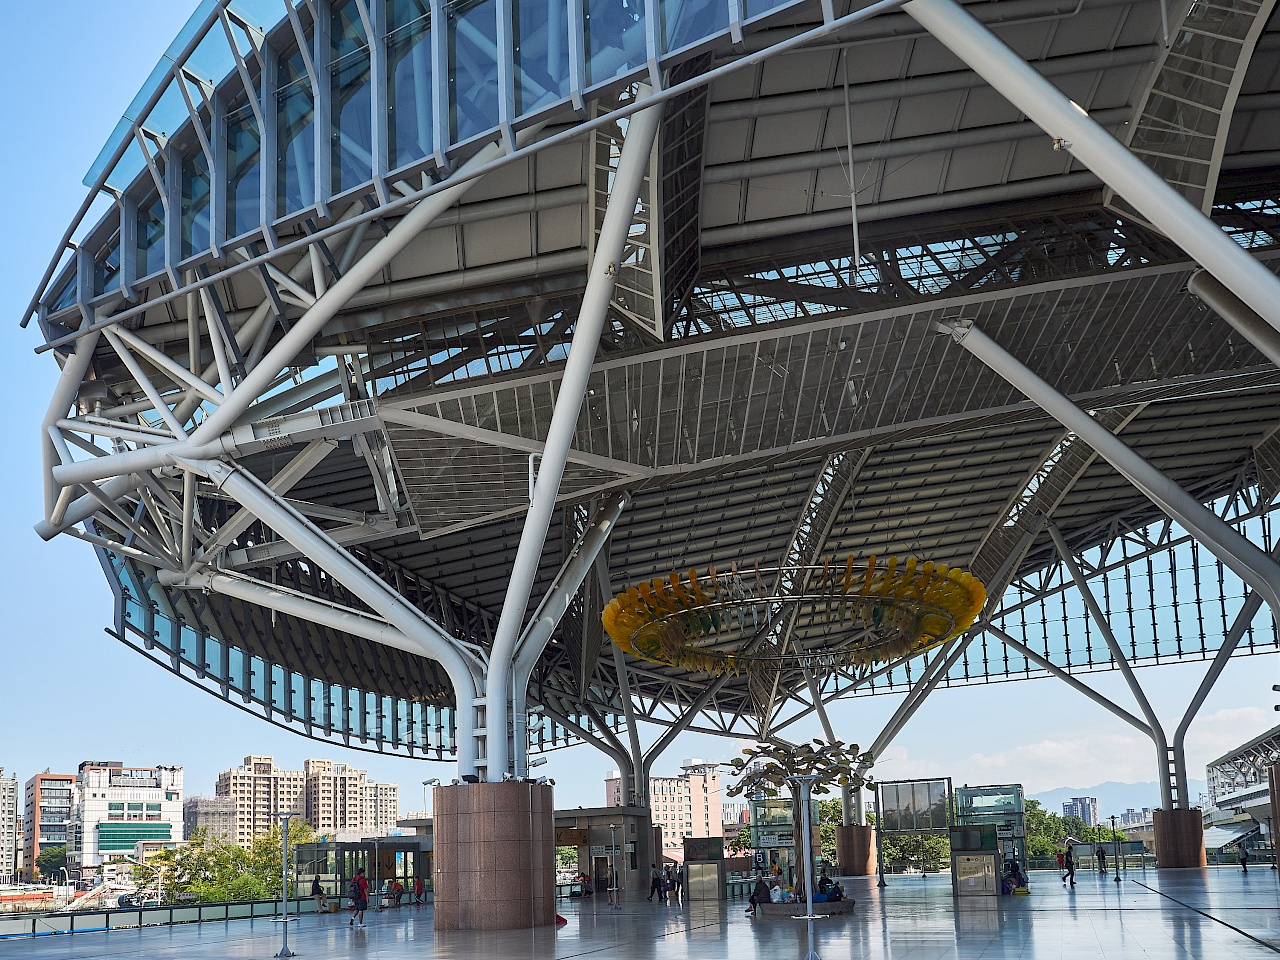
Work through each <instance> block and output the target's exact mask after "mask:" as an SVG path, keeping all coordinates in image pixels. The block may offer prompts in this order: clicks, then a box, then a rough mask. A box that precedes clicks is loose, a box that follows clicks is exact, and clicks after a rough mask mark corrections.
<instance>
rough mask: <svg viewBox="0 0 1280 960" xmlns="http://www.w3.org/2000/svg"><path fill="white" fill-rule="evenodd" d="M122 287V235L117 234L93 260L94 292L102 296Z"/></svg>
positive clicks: (95, 294)
mask: <svg viewBox="0 0 1280 960" xmlns="http://www.w3.org/2000/svg"><path fill="white" fill-rule="evenodd" d="M119 289H120V237H119V236H118V235H117V236H116V237H115V238H114V239H112V241H111V242H110V243H109V244H107V246H106V248H105V249H104V250H102V251H101V252H99V253H98V256H97V257H96V258H94V261H93V293H94V296H101V295H102V294H104V293H110V292H111V291H112V290H119Z"/></svg>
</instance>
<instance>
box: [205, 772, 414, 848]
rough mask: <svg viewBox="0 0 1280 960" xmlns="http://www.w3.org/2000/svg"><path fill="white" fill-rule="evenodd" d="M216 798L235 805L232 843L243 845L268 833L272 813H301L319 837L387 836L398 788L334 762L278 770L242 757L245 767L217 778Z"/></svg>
mask: <svg viewBox="0 0 1280 960" xmlns="http://www.w3.org/2000/svg"><path fill="white" fill-rule="evenodd" d="M216 792H217V795H218V796H219V797H232V798H234V799H235V801H236V833H235V841H236V843H238V844H240V845H241V846H247V845H248V844H249V843H250V842H251V841H252V840H253V838H254V837H255V836H256V835H257V834H259V833H264V832H266V831H268V830H270V829H271V828H272V826H273V825H275V823H276V819H275V817H274V816H273V814H275V813H278V812H283V811H285V810H296V811H298V812H300V813H302V814H303V815H304V816H305V817H306V818H307V821H308V822H309V823H310V824H311V826H312V827H314V828H315V829H316V831H317V832H318V833H333V834H336V833H359V834H362V835H365V836H386V834H387V832H388V831H389V830H391V829H392V828H393V827H394V826H395V825H396V820H397V819H399V806H400V803H399V801H400V796H399V795H400V788H399V787H398V786H396V785H395V784H394V783H373V782H371V781H370V780H369V774H368V773H367V772H366V771H364V770H357V769H356V768H355V767H353V766H351V765H350V764H346V763H338V762H336V761H333V760H307V761H305V762H304V763H303V765H302V769H301V770H281V769H280V768H278V767H277V766H276V765H275V760H274V758H272V757H245V758H244V766H243V767H241V768H239V769H237V770H224V771H223V772H222V773H220V774H218V787H217V791H216Z"/></svg>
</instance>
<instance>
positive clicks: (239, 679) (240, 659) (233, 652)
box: [227, 647, 248, 693]
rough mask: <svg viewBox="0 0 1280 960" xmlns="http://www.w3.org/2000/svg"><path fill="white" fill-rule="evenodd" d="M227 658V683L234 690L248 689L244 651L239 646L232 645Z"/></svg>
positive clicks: (239, 691)
mask: <svg viewBox="0 0 1280 960" xmlns="http://www.w3.org/2000/svg"><path fill="white" fill-rule="evenodd" d="M228 654H229V656H228V658H227V683H228V685H230V687H231V689H232V690H235V691H236V692H237V693H243V692H244V691H245V690H247V689H248V687H247V685H246V684H245V680H244V661H245V655H244V651H243V650H241V649H239V648H238V647H232V648H231V649H230V650H229V651H228Z"/></svg>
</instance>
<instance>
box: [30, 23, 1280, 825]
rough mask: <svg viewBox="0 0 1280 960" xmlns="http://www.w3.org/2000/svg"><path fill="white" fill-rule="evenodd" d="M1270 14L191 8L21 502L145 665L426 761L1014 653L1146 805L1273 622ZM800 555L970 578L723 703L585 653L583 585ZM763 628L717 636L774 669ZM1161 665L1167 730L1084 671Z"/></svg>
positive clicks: (728, 717) (116, 184)
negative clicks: (1168, 675) (944, 635)
mask: <svg viewBox="0 0 1280 960" xmlns="http://www.w3.org/2000/svg"><path fill="white" fill-rule="evenodd" d="M1272 7H1273V4H1270V3H1261V4H1251V5H1248V6H1247V7H1246V6H1237V7H1232V8H1231V9H1229V10H1228V9H1226V8H1219V7H1212V6H1205V5H1184V6H1183V7H1181V8H1178V9H1171V8H1168V7H1167V5H1165V4H1162V3H1158V2H1155V0H1142V2H1138V3H1119V2H1116V0H1080V2H1073V3H1066V4H1063V3H1057V2H1055V0H1000V2H985V3H973V4H969V5H967V6H965V7H961V6H960V5H958V4H956V3H954V2H953V0H909V2H905V3H904V2H900V0H880V2H877V3H872V4H862V3H859V2H849V0H820V2H819V0H781V2H774V0H608V2H600V3H597V2H595V0H591V2H590V3H588V2H586V0H473V2H467V3H445V2H443V0H385V2H383V0H300V2H294V0H270V2H268V0H204V2H202V3H200V4H199V5H198V7H197V9H196V12H195V13H194V14H193V16H192V19H191V21H190V22H189V24H188V26H187V28H186V29H184V31H183V32H182V33H181V34H180V35H179V37H178V38H177V39H176V40H175V41H174V43H173V45H172V46H171V48H170V50H169V51H168V52H167V53H166V55H165V58H164V59H163V60H162V61H161V65H160V66H159V67H157V69H156V71H155V72H154V73H153V74H152V77H151V78H150V79H149V81H148V83H147V84H146V85H145V86H144V88H143V90H142V91H141V92H140V93H139V95H138V97H137V99H136V100H135V102H134V104H132V105H131V106H130V108H129V110H128V111H127V113H126V116H125V118H124V119H123V120H122V121H121V123H120V125H119V126H118V127H117V129H116V132H115V133H114V134H113V136H112V138H111V140H110V141H109V142H108V144H107V145H106V147H104V149H103V152H102V154H101V156H100V157H99V160H98V162H97V163H95V165H94V168H93V169H92V170H91V171H90V174H89V176H88V177H87V178H86V184H87V185H88V186H89V187H90V192H89V195H88V197H87V199H86V201H85V203H84V205H83V207H82V209H81V211H80V213H79V214H78V216H77V217H76V218H75V220H74V222H73V223H72V224H71V226H70V227H69V228H68V229H67V232H66V235H65V236H64V238H63V241H62V244H61V246H60V249H59V252H58V254H57V256H55V258H54V259H53V261H52V262H51V263H50V266H49V269H48V270H47V271H46V274H45V276H44V277H43V278H42V279H41V280H40V283H39V285H38V286H39V289H38V290H37V292H36V295H35V297H34V298H33V300H32V304H31V308H30V310H29V311H28V316H27V317H26V318H24V323H25V322H26V321H27V320H30V319H32V318H34V319H36V321H37V323H38V326H39V328H40V331H41V333H42V334H43V336H44V343H43V344H42V345H41V346H40V347H39V348H38V350H39V352H52V353H53V354H54V355H55V357H56V359H57V362H58V363H59V364H60V366H61V368H62V377H61V380H60V382H59V384H58V386H57V388H56V390H55V393H54V396H53V397H52V398H51V401H50V406H49V412H48V414H47V416H46V418H45V421H44V422H43V424H42V426H41V429H42V431H43V440H44V443H45V491H46V492H45V516H44V518H43V520H42V521H41V523H40V524H39V525H38V530H39V532H40V533H41V535H42V536H44V537H46V538H49V537H52V536H55V535H57V534H66V535H70V536H74V537H78V538H80V539H83V540H86V541H88V542H89V543H91V544H92V545H93V546H94V547H95V548H96V549H97V551H98V554H99V557H100V558H101V561H102V565H103V569H104V571H105V573H106V575H107V579H108V581H109V582H110V583H111V584H112V586H113V589H114V590H115V591H116V598H117V603H116V626H115V634H116V636H117V637H118V638H119V639H120V640H121V641H123V642H125V643H128V644H130V645H131V646H134V647H136V648H138V649H139V650H140V651H141V652H142V653H144V654H145V655H147V656H148V657H149V658H151V659H152V660H154V661H155V662H157V663H159V664H160V665H161V666H163V667H165V668H167V669H170V670H171V671H173V672H175V673H177V674H179V675H181V676H184V677H186V678H187V679H189V680H191V681H192V682H194V683H196V684H197V685H200V686H202V687H204V688H205V689H207V690H209V691H210V692H212V693H214V694H215V695H218V696H221V697H222V698H223V699H226V700H228V701H230V702H233V703H237V704H238V705H240V706H243V707H245V708H246V709H251V710H254V711H256V712H260V713H261V714H262V716H263V717H264V718H266V719H268V720H271V721H272V722H277V723H282V724H290V725H298V726H300V727H301V728H302V729H303V731H304V732H305V733H307V734H308V735H310V736H313V737H317V738H322V739H323V738H334V739H337V740H340V741H341V742H344V743H346V744H348V745H350V746H353V747H357V748H363V749H370V750H383V751H392V752H401V753H405V754H409V755H413V756H423V757H428V758H434V759H444V758H446V757H447V756H456V758H457V761H458V763H459V767H460V772H461V773H462V774H465V775H467V776H472V775H475V776H482V777H486V778H489V779H499V778H501V777H504V776H525V775H527V773H528V767H527V758H528V754H529V752H530V751H535V752H536V751H540V750H548V749H554V748H557V747H560V746H565V745H567V744H570V743H576V742H580V741H582V740H587V741H590V742H592V743H594V744H595V745H597V746H598V747H600V748H601V749H602V750H604V751H605V752H606V753H608V754H609V755H610V756H611V757H613V758H614V759H615V761H616V762H617V763H618V766H619V769H621V770H624V771H626V774H625V776H626V777H627V779H628V782H629V787H628V789H629V791H630V792H631V793H633V794H634V795H635V796H636V797H638V798H643V797H647V795H648V792H647V786H646V785H645V784H646V780H647V777H648V775H649V771H650V769H651V767H652V764H653V762H654V761H655V759H656V758H657V757H658V756H659V755H660V754H661V753H662V751H663V750H664V749H666V747H667V746H669V744H670V743H671V742H672V740H673V739H674V737H675V736H676V735H678V733H679V732H681V731H682V730H685V729H696V730H701V731H706V732H712V733H717V734H722V735H725V736H733V737H750V738H765V737H776V738H785V736H786V735H787V732H788V730H790V729H791V728H792V725H793V724H795V723H797V722H798V721H801V720H803V719H805V718H806V717H809V716H811V715H816V716H817V718H818V719H819V721H820V722H821V724H822V725H823V728H824V730H825V732H826V734H827V736H828V737H831V738H833V739H834V738H835V737H836V735H837V731H835V730H834V728H833V726H832V723H831V719H830V717H828V715H827V712H826V709H825V707H826V704H828V703H829V702H830V701H832V700H834V699H837V698H840V697H845V696H862V695H879V694H887V693H897V692H901V691H905V693H906V696H905V697H904V699H903V702H902V704H901V705H900V707H899V709H898V710H897V712H896V713H895V715H894V717H893V719H892V720H891V722H890V723H889V724H888V725H887V726H886V728H885V729H884V730H883V731H882V732H881V734H880V736H879V737H878V738H877V739H876V741H875V743H874V745H873V748H872V752H873V753H875V752H879V751H880V750H882V749H883V748H884V747H885V746H886V745H887V744H888V743H889V742H890V741H891V740H892V738H893V737H894V736H895V735H896V734H897V732H898V731H899V730H900V729H901V728H902V726H903V725H904V724H905V723H906V722H907V721H908V720H909V719H910V717H911V715H912V714H913V713H914V712H915V710H916V709H917V708H918V706H919V704H920V703H921V702H923V700H924V699H925V698H926V697H927V696H929V695H930V693H931V692H932V691H933V690H935V689H936V688H937V687H939V686H953V685H960V684H971V683H990V682H997V681H1004V680H1013V679H1023V678H1027V677H1035V676H1055V677H1057V678H1059V679H1060V680H1062V681H1063V682H1066V683H1068V684H1069V685H1071V686H1073V687H1074V688H1075V689H1077V690H1078V691H1079V692H1081V693H1082V694H1083V695H1085V696H1088V697H1090V698H1091V699H1093V700H1094V701H1095V702H1098V703H1100V704H1101V705H1102V706H1104V707H1105V708H1107V709H1109V710H1111V711H1112V712H1113V713H1115V714H1116V715H1117V716H1118V717H1120V718H1121V719H1122V720H1124V721H1125V722H1127V723H1130V724H1131V725H1133V726H1135V728H1137V729H1140V730H1142V731H1143V732H1144V733H1145V734H1146V735H1148V736H1150V737H1151V739H1152V741H1153V745H1154V747H1155V749H1156V751H1157V754H1158V762H1159V764H1160V769H1161V781H1162V783H1163V785H1164V786H1163V790H1164V802H1165V805H1166V807H1174V806H1185V805H1186V802H1187V798H1186V790H1185V780H1186V771H1185V759H1184V758H1183V756H1182V742H1183V739H1184V737H1185V733H1186V728H1187V726H1188V725H1189V724H1190V723H1191V721H1192V719H1193V718H1194V715H1195V712H1196V710H1197V709H1198V708H1199V705H1200V703H1202V702H1203V700H1204V697H1205V695H1207V693H1208V691H1209V689H1211V688H1212V685H1213V683H1214V681H1215V680H1216V677H1217V675H1218V674H1220V672H1221V670H1222V667H1223V666H1224V665H1225V662H1226V660H1227V658H1229V657H1230V656H1232V655H1240V654H1247V653H1257V652H1265V651H1271V650H1274V649H1275V648H1276V647H1277V645H1278V644H1280V638H1278V637H1277V633H1276V626H1275V621H1274V619H1271V620H1270V622H1269V621H1268V618H1269V617H1270V616H1271V615H1272V614H1273V613H1274V611H1275V609H1276V606H1277V604H1280V566H1278V565H1277V564H1276V563H1275V562H1274V561H1273V560H1272V558H1271V557H1270V556H1269V554H1270V552H1271V550H1272V547H1273V543H1272V518H1273V511H1274V509H1275V501H1276V497H1277V495H1278V494H1280V439H1277V436H1276V433H1275V426H1276V424H1277V423H1278V422H1280V370H1278V369H1277V363H1278V362H1280V312H1278V310H1277V304H1280V282H1277V280H1276V277H1275V275H1274V270H1275V266H1276V264H1277V262H1280V260H1278V259H1277V255H1278V254H1280V182H1278V180H1277V176H1276V165H1277V164H1278V163H1280V152H1277V151H1280V145H1277V144H1275V143H1274V142H1273V139H1274V137H1273V134H1272V133H1271V131H1274V130H1275V129H1280V115H1278V114H1280V59H1278V58H1277V56H1276V54H1277V52H1278V51H1280V29H1278V28H1277V25H1276V24H1275V23H1274V17H1273V11H1272ZM1197 37H1202V38H1203V37H1213V38H1218V39H1219V40H1221V41H1222V42H1220V43H1216V44H1198V43H1197V42H1196V38H1197ZM1175 102H1176V103H1178V104H1181V107H1178V108H1174V107H1171V106H1170V104H1172V103H1175ZM1112 134H1119V135H1120V136H1121V137H1122V138H1125V139H1126V140H1127V141H1128V144H1129V147H1131V148H1132V149H1128V148H1126V146H1125V145H1123V144H1121V143H1119V142H1118V141H1117V140H1116V139H1115V137H1114V136H1113V135H1112ZM1183 159H1185V161H1186V162H1185V163H1183V162H1182V161H1183ZM99 214H100V216H99ZM96 216H97V217H99V218H98V219H96V220H95V219H94V217H96ZM850 552H856V553H859V554H864V555H865V554H873V553H874V554H878V555H889V554H913V555H917V556H921V557H926V558H929V559H933V560H936V561H939V562H946V563H948V564H950V565H953V566H962V567H966V568H969V569H971V570H973V571H974V573H975V574H976V575H977V576H979V577H981V578H982V579H983V580H984V581H985V582H986V584H987V586H988V593H989V595H990V597H991V600H990V602H989V604H988V608H987V610H986V611H985V612H984V615H983V618H982V619H981V621H980V622H979V623H978V624H977V625H976V626H975V628H974V629H973V630H971V631H969V633H967V634H966V635H964V636H963V637H960V638H957V639H956V640H954V641H951V642H950V643H948V644H947V645H944V646H943V647H942V648H940V649H939V650H937V651H936V652H935V653H934V654H932V655H929V656H925V657H922V658H920V659H918V660H915V661H909V662H891V663H887V664H882V665H878V666H876V667H875V668H872V667H864V668H858V669H854V668H847V669H846V668H841V669H838V670H832V671H818V670H815V669H813V668H812V667H813V665H812V664H810V663H807V662H805V661H803V660H796V661H786V662H784V663H783V664H782V665H781V666H780V667H779V669H778V670H777V671H776V672H775V675H773V676H771V677H769V678H768V679H767V682H765V681H762V680H761V679H760V678H759V677H757V678H756V680H755V682H753V683H747V682H745V681H743V680H739V679H737V678H733V677H728V676H726V677H719V678H715V679H709V678H707V677H705V676H698V675H689V674H688V673H683V672H681V671H678V670H675V669H672V668H666V667H662V666H659V665H655V664H650V663H643V662H638V661H634V660H628V659H627V658H626V657H624V656H623V655H622V654H621V652H620V651H618V650H616V649H613V648H611V647H610V646H609V645H608V642H607V640H605V639H604V638H603V637H602V635H601V630H600V620H599V618H600V611H601V609H602V608H603V605H604V603H605V602H607V600H608V599H609V597H610V595H611V594H612V593H613V592H615V591H616V590H618V589H620V588H623V587H625V586H626V585H628V584H630V583H633V582H635V581H637V580H641V579H648V578H651V577H653V576H658V575H663V574H665V573H667V572H669V571H670V570H673V569H688V568H689V567H703V566H705V565H706V564H707V563H708V562H712V561H715V560H718V559H721V558H724V557H736V558H738V560H739V563H740V565H741V566H742V568H743V569H744V570H746V571H750V570H751V569H752V568H753V566H754V565H755V564H759V565H760V566H762V567H771V568H780V569H781V572H780V573H779V574H778V575H777V576H776V577H775V578H774V579H773V582H771V583H769V584H762V588H763V589H762V591H761V592H762V594H768V595H771V596H778V597H786V596H792V595H799V594H802V593H803V590H804V583H803V579H804V578H803V577H802V576H797V575H795V571H797V570H799V569H801V568H804V567H807V566H811V565H814V564H817V563H820V562H821V560H822V558H823V557H824V556H827V555H831V554H837V553H839V554H845V553H850ZM788 571H791V572H790V573H789V572H788ZM770 591H772V592H771V593H770ZM1264 605H1265V606H1266V607H1268V609H1267V610H1264V609H1263V607H1264ZM777 606H778V608H779V610H778V615H777V616H774V617H770V618H769V619H768V622H767V625H766V626H765V627H764V628H763V629H762V630H761V632H760V634H759V635H758V636H757V637H756V638H754V640H753V641H752V642H753V643H758V644H761V645H764V644H767V645H770V646H773V647H777V648H778V649H787V648H789V647H795V648H798V649H811V648H814V647H816V646H820V643H821V638H820V637H817V636H813V635H807V634H806V631H807V630H810V629H811V628H810V627H809V626H807V625H806V624H805V623H804V622H803V621H802V620H800V619H798V618H796V617H794V616H792V615H790V614H788V613H787V611H788V610H794V609H795V605H789V604H786V603H779V604H777ZM1199 659H1205V660H1211V661H1212V663H1211V667H1210V670H1209V672H1208V674H1207V676H1206V678H1205V683H1204V684H1202V688H1201V690H1200V691H1199V692H1198V694H1197V697H1196V699H1195V700H1194V701H1193V703H1192V704H1191V705H1190V707H1189V709H1188V711H1187V713H1186V714H1185V715H1184V717H1183V720H1182V723H1181V725H1180V726H1179V727H1178V728H1177V729H1176V730H1175V731H1174V733H1173V735H1172V736H1169V735H1167V734H1166V732H1165V731H1164V729H1163V728H1162V727H1161V725H1160V721H1159V718H1158V717H1156V716H1155V714H1154V712H1153V711H1152V710H1151V709H1150V706H1149V704H1147V702H1146V698H1145V696H1144V695H1143V693H1142V689H1141V685H1140V683H1139V682H1138V679H1137V676H1136V675H1135V673H1134V668H1135V667H1140V666H1150V665H1155V664H1159V663H1165V662H1169V661H1185V660H1199ZM1113 669H1114V670H1119V671H1121V672H1122V673H1123V674H1124V676H1125V678H1126V680H1127V682H1128V684H1129V687H1130V689H1131V691H1132V692H1133V695H1134V698H1135V701H1136V702H1137V714H1135V713H1131V712H1130V711H1128V710H1126V709H1125V708H1123V707H1121V706H1118V705H1116V704H1114V703H1112V702H1111V701H1109V700H1107V699H1106V698H1103V697H1102V696H1101V695H1100V694H1098V693H1097V692H1096V691H1093V690H1092V689H1091V688H1089V687H1088V685H1087V684H1086V683H1085V682H1084V680H1083V679H1082V677H1083V676H1084V675H1086V674H1088V673H1090V672H1095V671H1101V670H1113ZM641 723H651V724H654V725H657V726H659V727H661V728H663V729H662V730H661V732H660V735H659V736H658V738H657V741H656V742H655V743H653V744H651V745H650V747H649V748H648V749H647V750H642V749H641V739H640V736H639V733H638V726H639V724H641ZM846 800H847V801H848V800H849V798H846ZM856 807H857V809H860V808H861V804H857V805H856ZM846 815H847V816H849V817H854V816H856V815H857V813H856V810H855V805H854V804H852V803H851V802H847V803H846Z"/></svg>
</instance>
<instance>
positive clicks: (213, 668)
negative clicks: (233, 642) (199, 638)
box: [204, 637, 222, 680]
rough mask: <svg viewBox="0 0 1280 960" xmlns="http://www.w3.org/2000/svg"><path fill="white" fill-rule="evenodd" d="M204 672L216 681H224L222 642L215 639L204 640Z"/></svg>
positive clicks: (207, 638) (206, 638)
mask: <svg viewBox="0 0 1280 960" xmlns="http://www.w3.org/2000/svg"><path fill="white" fill-rule="evenodd" d="M204 670H205V673H207V674H208V675H209V676H211V677H213V678H214V679H217V680H221V679H222V641H221V640H215V639H214V638H213V637H205V640H204Z"/></svg>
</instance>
